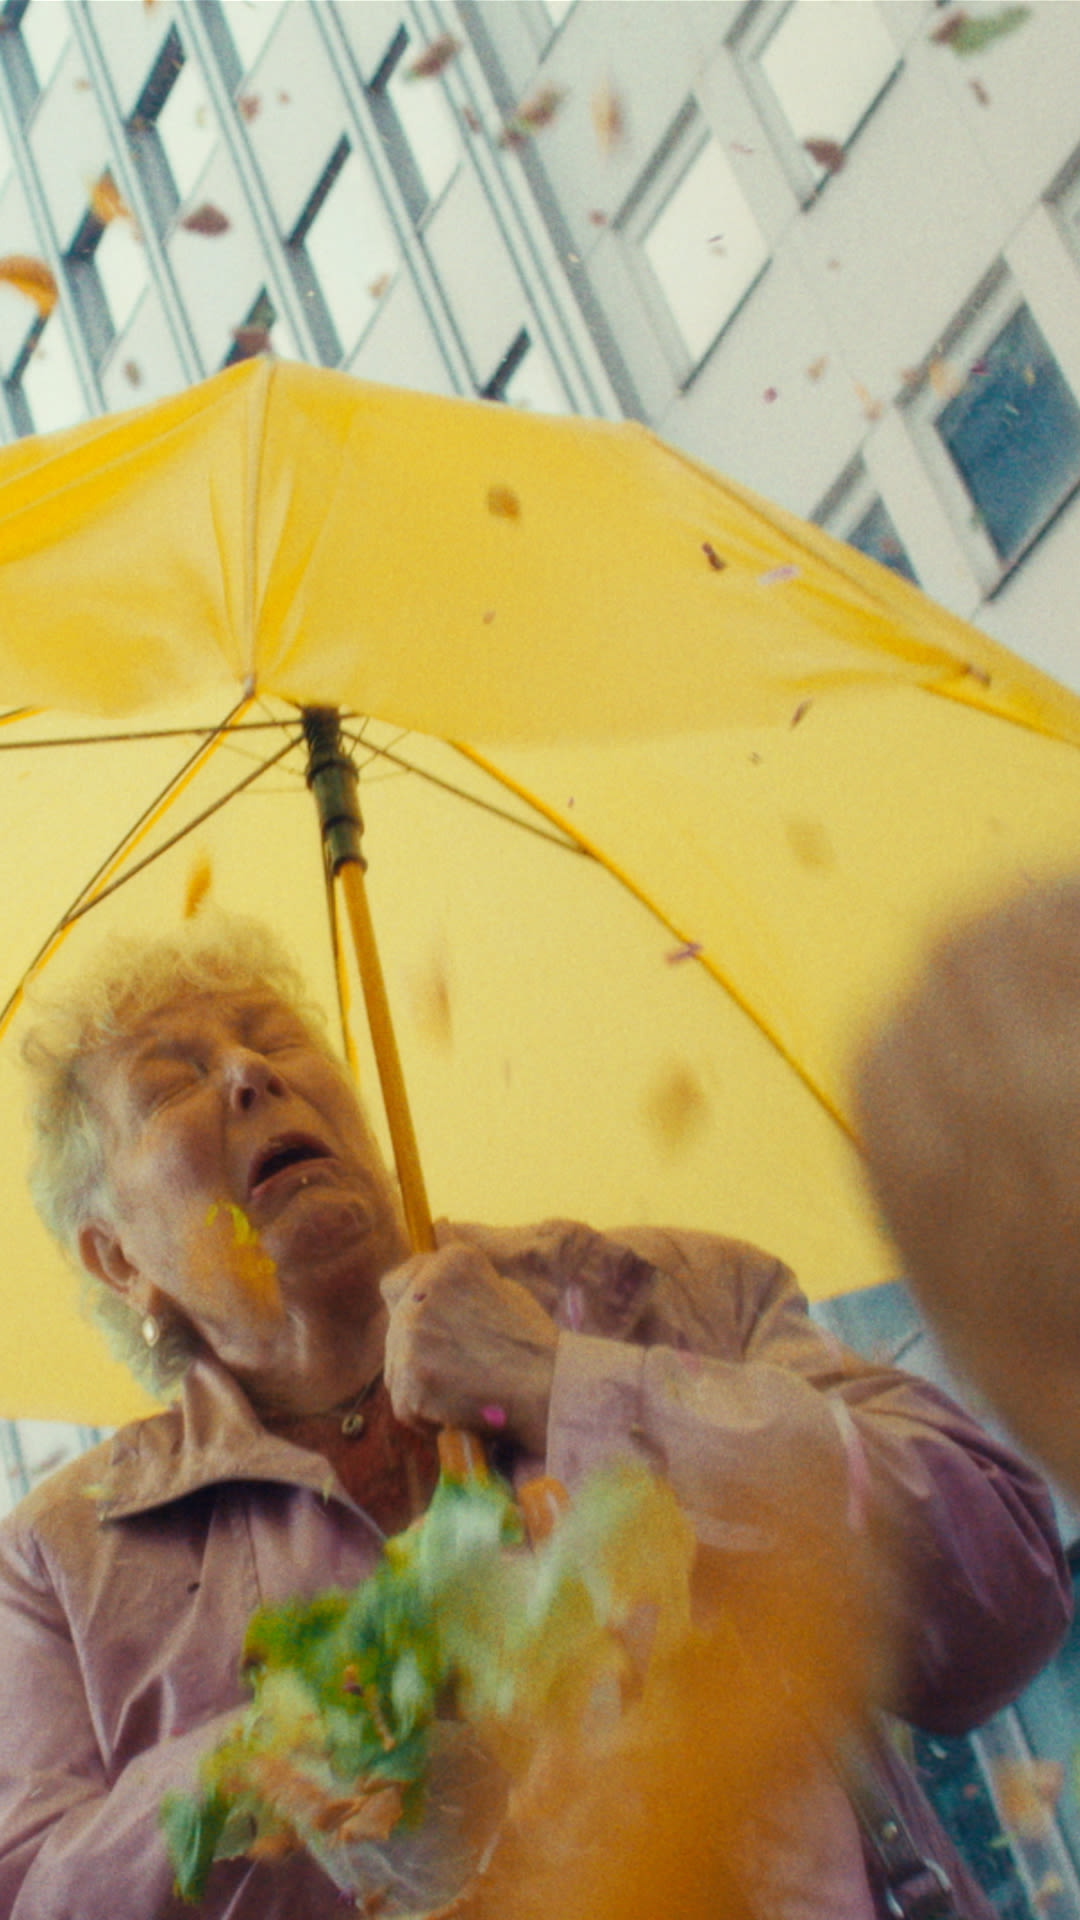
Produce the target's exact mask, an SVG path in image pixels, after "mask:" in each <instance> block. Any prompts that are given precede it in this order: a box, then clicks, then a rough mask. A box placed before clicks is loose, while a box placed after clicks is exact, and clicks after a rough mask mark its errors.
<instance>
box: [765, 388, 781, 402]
mask: <svg viewBox="0 0 1080 1920" xmlns="http://www.w3.org/2000/svg"><path fill="white" fill-rule="evenodd" d="M761 397H762V399H763V400H764V401H765V403H766V405H767V406H771V405H772V403H773V401H774V400H779V398H780V390H779V388H778V387H766V389H765V391H764V393H763V394H762V396H761Z"/></svg>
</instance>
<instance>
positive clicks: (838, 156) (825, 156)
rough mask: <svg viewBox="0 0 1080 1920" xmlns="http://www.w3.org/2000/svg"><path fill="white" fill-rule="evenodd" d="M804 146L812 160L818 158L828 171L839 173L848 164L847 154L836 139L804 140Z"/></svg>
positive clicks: (820, 165)
mask: <svg viewBox="0 0 1080 1920" xmlns="http://www.w3.org/2000/svg"><path fill="white" fill-rule="evenodd" d="M803 146H804V147H805V148H806V151H807V153H808V154H809V155H810V158H811V160H816V161H817V164H818V166H819V167H824V169H825V171H826V173H839V172H840V171H841V170H842V168H844V167H846V166H847V154H846V153H845V152H844V149H843V147H842V146H840V145H839V143H838V142H837V141H836V140H818V139H811V140H804V141H803Z"/></svg>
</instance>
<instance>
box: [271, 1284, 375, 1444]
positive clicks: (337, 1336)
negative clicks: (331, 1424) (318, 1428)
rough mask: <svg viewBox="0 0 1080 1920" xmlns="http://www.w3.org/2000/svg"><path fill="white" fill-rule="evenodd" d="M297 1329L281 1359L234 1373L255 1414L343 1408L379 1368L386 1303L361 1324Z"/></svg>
mask: <svg viewBox="0 0 1080 1920" xmlns="http://www.w3.org/2000/svg"><path fill="white" fill-rule="evenodd" d="M298 1332H299V1334H300V1337H299V1338H298V1339H297V1340H296V1341H295V1342H294V1343H293V1345H294V1351H293V1353H292V1354H291V1355H290V1356H289V1359H288V1362H287V1363H286V1364H277V1365H272V1366H269V1367H266V1368H262V1369H259V1371H258V1372H257V1373H252V1374H251V1375H249V1376H248V1377H247V1378H245V1377H244V1376H243V1374H239V1373H238V1378H239V1379H240V1384H241V1386H242V1387H243V1388H244V1391H245V1392H246V1394H247V1396H248V1398H249V1400H250V1401H251V1403H252V1405H253V1406H254V1408H255V1411H256V1412H257V1413H258V1414H260V1415H262V1416H263V1417H265V1418H273V1417H274V1416H278V1417H280V1416H282V1415H289V1414H291V1415H295V1416H303V1415H308V1416H309V1417H310V1416H313V1415H317V1414H323V1413H336V1412H344V1411H345V1410H346V1409H347V1408H348V1405H349V1403H350V1402H351V1401H355V1400H356V1398H357V1396H358V1395H359V1394H361V1393H362V1392H364V1390H365V1389H369V1388H371V1387H372V1386H373V1385H374V1382H375V1380H376V1379H377V1378H378V1375H379V1374H380V1373H381V1371H382V1364H383V1351H384V1347H385V1343H386V1312H385V1309H380V1312H379V1314H378V1315H377V1316H376V1317H375V1320H374V1324H372V1323H369V1324H368V1325H366V1326H365V1327H363V1328H361V1329H355V1330H354V1329H346V1330H343V1329H342V1327H341V1326H340V1324H335V1325H334V1326H332V1327H327V1328H322V1329H320V1328H314V1327H311V1326H308V1325H305V1326H304V1327H303V1328H302V1329H299V1330H298ZM350 1336H351V1337H350Z"/></svg>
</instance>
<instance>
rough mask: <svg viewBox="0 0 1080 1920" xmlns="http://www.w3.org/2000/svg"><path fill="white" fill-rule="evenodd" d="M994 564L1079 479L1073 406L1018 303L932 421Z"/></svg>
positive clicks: (1009, 558) (1044, 520)
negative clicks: (995, 558) (977, 521)
mask: <svg viewBox="0 0 1080 1920" xmlns="http://www.w3.org/2000/svg"><path fill="white" fill-rule="evenodd" d="M934 425H935V428H936V430H937V433H938V436H939V438H940V440H941V442H942V444H943V445H944V446H945V447H946V448H947V450H948V453H949V457H950V459H951V460H952V463H953V465H954V467H955V469H956V471H957V473H958V474H959V476H960V479H961V481H962V482H963V485H964V487H965V489H966V491H967V493H968V495H969V497H970V499H971V501H972V503H973V505H974V509H975V512H976V514H977V515H978V519H979V523H980V525H981V527H982V528H983V530H984V531H985V533H986V535H987V536H988V538H989V539H990V541H991V543H992V545H993V548H994V551H995V553H996V555H997V557H998V559H999V561H1000V562H1001V564H1002V566H1003V567H1008V566H1010V565H1011V564H1012V563H1013V562H1014V561H1016V560H1017V559H1019V557H1020V555H1021V554H1022V553H1024V552H1025V551H1026V550H1027V548H1028V547H1030V546H1031V544H1032V542H1033V541H1034V540H1036V539H1037V538H1038V536H1039V534H1040V533H1041V532H1042V531H1043V528H1044V527H1045V526H1046V525H1047V524H1048V522H1049V521H1050V520H1051V519H1052V518H1053V516H1054V514H1055V513H1056V512H1057V510H1058V508H1059V507H1060V506H1061V505H1062V503H1063V502H1064V501H1065V500H1066V499H1067V498H1068V496H1069V495H1070V494H1071V493H1072V492H1073V491H1074V489H1075V488H1076V486H1077V485H1078V484H1080V405H1078V404H1077V400H1076V396H1075V394H1074V393H1073V392H1072V389H1071V388H1070V387H1069V385H1068V384H1067V382H1066V380H1065V378H1064V376H1063V374H1062V372H1061V369H1060V367H1059V366H1058V364H1057V361H1056V360H1055V359H1054V357H1053V355H1052V353H1051V352H1050V349H1049V347H1048V346H1047V344H1046V341H1045V339H1044V338H1043V335H1042V333H1041V332H1040V330H1039V328H1038V326H1037V325H1036V323H1035V320H1034V318H1033V317H1032V314H1031V311H1030V309H1029V308H1028V307H1027V306H1026V305H1024V304H1022V303H1021V305H1019V306H1018V307H1017V308H1016V311H1015V312H1014V313H1013V314H1012V316H1011V317H1010V319H1009V320H1007V321H1006V323H1005V325H1004V326H1003V327H1002V328H1001V330H1000V332H998V333H997V334H996V335H995V336H994V338H993V339H992V340H991V341H990V342H989V344H988V345H987V346H986V347H985V348H984V350H983V352H982V353H981V355H980V356H979V358H978V359H977V360H976V361H975V362H974V364H973V366H972V367H971V370H970V372H969V373H968V376H967V378H966V380H965V381H964V384H963V386H962V387H961V389H960V391H959V392H958V393H957V394H955V395H954V396H953V398H951V399H950V400H949V401H948V402H947V403H946V405H945V406H944V407H942V408H941V410H940V412H939V413H938V414H937V417H936V419H935V421H934Z"/></svg>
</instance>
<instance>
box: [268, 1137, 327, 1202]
mask: <svg viewBox="0 0 1080 1920" xmlns="http://www.w3.org/2000/svg"><path fill="white" fill-rule="evenodd" d="M329 1158H330V1154H329V1151H328V1149H327V1148H326V1147H325V1146H324V1145H323V1143H322V1141H321V1140H316V1139H315V1137H314V1136H313V1135H312V1134H304V1133H290V1134H281V1135H279V1136H278V1138H277V1139H276V1140H268V1141H267V1142H266V1145H265V1146H263V1147H260V1148H259V1151H258V1153H257V1154H256V1155H255V1158H254V1160H253V1161H252V1164H251V1168H250V1171H249V1174H248V1197H249V1199H254V1198H255V1196H256V1194H258V1193H261V1192H262V1190H263V1188H264V1187H266V1186H268V1185H269V1183H270V1181H271V1180H273V1179H274V1178H275V1177H276V1176H277V1175H278V1174H279V1173H284V1172H285V1171H286V1170H287V1169H288V1168H291V1167H302V1166H307V1165H309V1164H310V1163H312V1162H314V1161H318V1160H328V1159H329Z"/></svg>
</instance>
